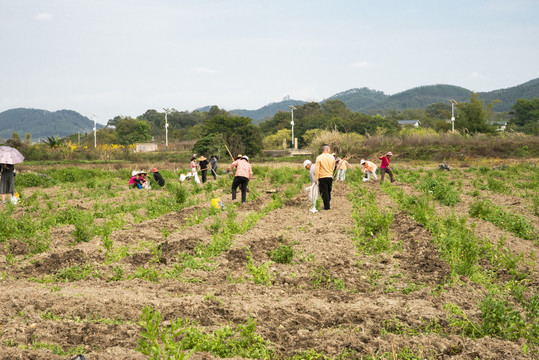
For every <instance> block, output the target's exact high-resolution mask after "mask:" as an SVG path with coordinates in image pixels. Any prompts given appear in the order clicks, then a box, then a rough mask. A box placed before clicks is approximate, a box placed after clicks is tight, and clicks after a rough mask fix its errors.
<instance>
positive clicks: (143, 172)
mask: <svg viewBox="0 0 539 360" xmlns="http://www.w3.org/2000/svg"><path fill="white" fill-rule="evenodd" d="M138 174H139V175H142V174H144V175H148V173H147V172H146V170H141V171H139V172H138Z"/></svg>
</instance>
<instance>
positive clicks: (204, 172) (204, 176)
mask: <svg viewBox="0 0 539 360" xmlns="http://www.w3.org/2000/svg"><path fill="white" fill-rule="evenodd" d="M200 173H201V174H202V183H203V184H204V183H205V182H206V175H207V173H208V170H202V171H201V172H200Z"/></svg>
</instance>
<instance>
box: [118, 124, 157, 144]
mask: <svg viewBox="0 0 539 360" xmlns="http://www.w3.org/2000/svg"><path fill="white" fill-rule="evenodd" d="M116 136H118V142H119V143H120V144H121V145H131V144H134V143H137V142H144V141H149V140H151V138H152V136H151V135H150V126H149V125H148V123H146V122H145V121H142V120H136V119H133V118H131V117H124V118H122V119H121V120H119V121H118V122H117V123H116Z"/></svg>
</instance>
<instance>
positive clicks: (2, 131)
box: [0, 108, 103, 141]
mask: <svg viewBox="0 0 539 360" xmlns="http://www.w3.org/2000/svg"><path fill="white" fill-rule="evenodd" d="M93 128H94V122H93V121H92V120H90V119H88V118H87V117H86V116H82V115H81V114H79V113H78V112H76V111H73V110H58V111H54V112H51V111H47V110H39V109H25V108H18V109H10V110H6V111H4V112H1V113H0V138H2V139H9V138H11V136H12V135H13V133H14V132H16V133H17V134H19V136H20V137H21V138H22V139H24V137H25V135H26V133H30V134H32V140H33V141H39V139H41V140H44V139H45V138H47V137H48V136H56V135H59V137H64V136H67V135H72V134H76V133H77V132H79V131H80V132H81V133H86V132H88V133H89V132H92V131H93ZM97 128H98V129H100V128H103V125H101V124H97Z"/></svg>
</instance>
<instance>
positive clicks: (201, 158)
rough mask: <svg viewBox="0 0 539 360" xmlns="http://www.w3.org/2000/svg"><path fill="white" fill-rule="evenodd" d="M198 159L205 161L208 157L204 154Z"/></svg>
mask: <svg viewBox="0 0 539 360" xmlns="http://www.w3.org/2000/svg"><path fill="white" fill-rule="evenodd" d="M198 160H200V161H204V160H206V158H205V157H204V156H201V157H199V158H198Z"/></svg>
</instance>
